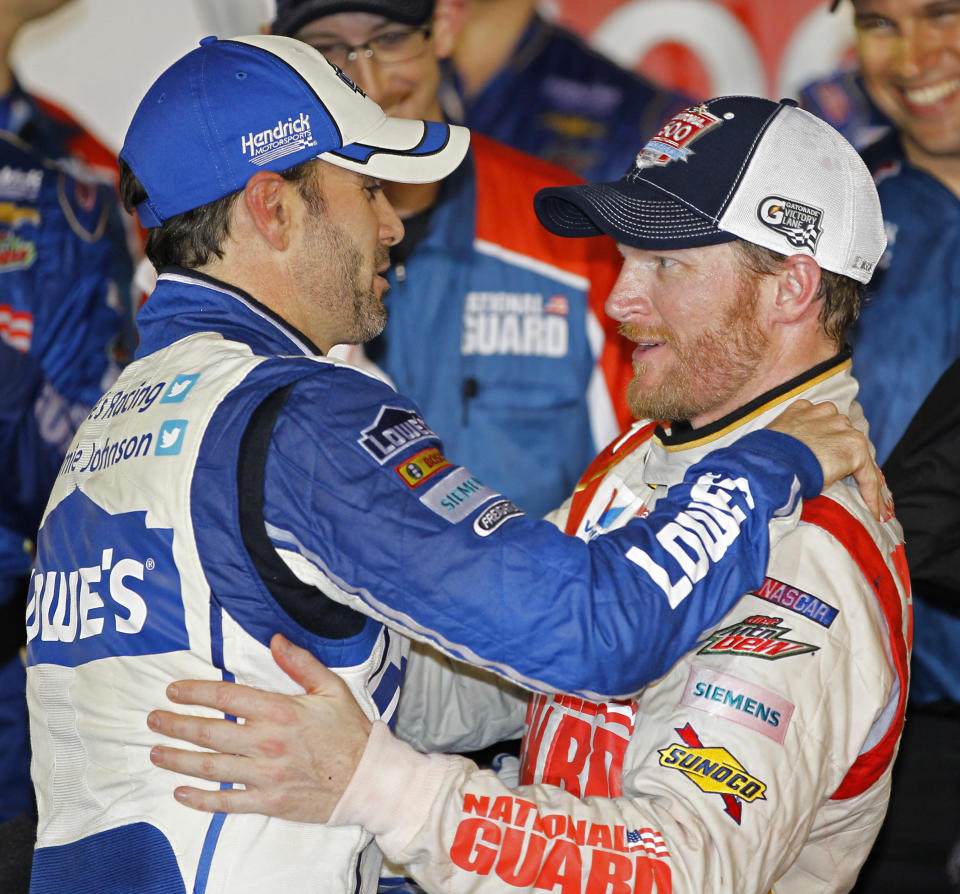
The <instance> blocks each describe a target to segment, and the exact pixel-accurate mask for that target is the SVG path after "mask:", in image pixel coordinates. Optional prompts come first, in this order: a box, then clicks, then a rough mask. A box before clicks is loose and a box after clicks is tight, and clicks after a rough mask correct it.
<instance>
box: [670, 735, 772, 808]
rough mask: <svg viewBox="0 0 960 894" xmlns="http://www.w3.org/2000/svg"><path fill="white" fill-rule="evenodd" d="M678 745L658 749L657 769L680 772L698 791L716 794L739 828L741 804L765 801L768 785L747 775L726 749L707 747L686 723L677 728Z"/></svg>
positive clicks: (741, 765)
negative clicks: (658, 760) (662, 768)
mask: <svg viewBox="0 0 960 894" xmlns="http://www.w3.org/2000/svg"><path fill="white" fill-rule="evenodd" d="M677 734H678V735H679V736H680V739H681V741H680V742H674V743H672V744H670V745H668V746H667V747H666V748H662V749H660V751H659V752H658V753H659V755H660V766H661V767H667V768H669V769H671V770H678V771H679V772H681V773H683V775H684V776H686V777H687V779H689V780H690V781H691V782H692V783H693V784H694V785H695V786H696V787H697V788H698V789H700V791H702V792H706V793H707V794H711V795H719V796H720V797H721V799H722V800H723V804H724V808H723V809H724V812H725V813H726V814H728V815H729V816H730V818H731V819H732V820H733V821H734V822H735V823H736V824H737V825H738V826H739V825H740V819H741V814H742V810H743V802H746V803H747V804H751V803H753V802H754V801H765V800H766V799H767V796H766V791H767V786H766V784H765V783H763V782H761V781H760V780H759V779H757V778H756V776H753V775H752V774H750V773H748V772H747V770H745V769H744V766H743V764H741V763H740V761H738V760H737V759H736V758H735V757H734V756H733V755H732V754H731V753H730V752H729V751H727V749H726V748H723V747H714V746H712V747H709V748H708V747H706V746H704V744H703V742H701V741H700V737H699V736H698V735H697V733H696V732H695V731H694V729H693V727H692V726H691V725H690V724H689V723H688V724H687V725H686V726H684V727H682V728H678V729H677Z"/></svg>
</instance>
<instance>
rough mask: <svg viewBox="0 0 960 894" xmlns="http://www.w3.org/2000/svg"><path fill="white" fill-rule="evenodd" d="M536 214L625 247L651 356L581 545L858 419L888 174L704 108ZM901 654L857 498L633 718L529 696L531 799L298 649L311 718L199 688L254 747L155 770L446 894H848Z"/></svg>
mask: <svg viewBox="0 0 960 894" xmlns="http://www.w3.org/2000/svg"><path fill="white" fill-rule="evenodd" d="M536 209H537V214H538V216H539V218H540V220H541V222H542V223H543V224H544V226H546V227H547V228H548V229H550V230H552V231H553V232H556V233H558V234H561V235H564V236H569V237H588V236H597V235H601V234H605V235H606V236H609V237H612V238H613V239H614V240H616V242H617V243H618V246H619V248H620V252H621V254H622V255H623V259H624V260H623V268H622V270H621V274H620V278H619V279H618V281H617V285H616V286H615V288H614V290H613V292H612V293H611V295H610V297H609V299H608V301H607V310H608V312H609V313H610V314H611V316H613V317H614V318H615V319H616V320H618V321H619V322H620V324H621V329H622V331H623V332H624V334H625V335H627V336H628V337H629V338H630V339H631V340H632V341H634V342H635V343H636V349H635V351H634V379H633V382H632V384H631V387H630V399H631V402H632V405H633V409H634V412H635V414H636V415H637V417H638V419H639V420H640V421H639V422H638V423H637V425H636V426H635V427H634V428H633V429H632V430H631V431H630V432H628V433H626V434H625V435H623V436H622V437H621V438H620V439H618V440H617V441H616V442H614V443H613V444H612V445H611V446H610V447H609V448H608V450H607V451H606V452H605V453H603V454H601V456H600V457H598V459H597V460H596V462H595V463H594V465H593V466H592V467H591V468H590V469H588V470H587V472H586V474H585V475H584V476H583V478H582V480H581V484H580V486H579V487H578V488H577V491H576V492H575V493H574V495H573V497H572V498H571V499H570V500H569V501H568V502H567V503H566V504H565V505H564V506H563V507H562V508H561V509H560V510H559V511H558V512H557V513H556V514H555V515H553V516H552V520H553V521H554V522H555V523H556V524H557V525H558V526H559V527H561V528H562V529H563V530H565V531H566V532H567V533H569V534H573V535H576V536H578V537H580V538H582V539H583V540H585V541H587V542H591V541H592V542H596V539H595V538H596V537H597V534H598V533H599V532H604V533H605V534H607V533H608V532H610V531H612V530H615V529H617V528H618V526H620V525H622V524H623V523H624V522H625V521H626V520H627V519H630V518H633V517H635V516H636V515H643V514H644V513H646V512H651V511H652V512H656V511H657V509H658V508H659V507H660V506H661V505H662V503H661V502H660V501H661V500H662V499H663V494H664V490H665V488H666V487H668V486H670V485H673V484H675V483H676V482H678V481H679V480H680V479H681V477H682V476H683V474H684V472H685V470H687V469H688V468H689V467H690V466H691V464H693V463H695V462H697V461H699V460H700V459H701V458H702V457H703V456H704V455H705V453H706V452H707V451H709V450H711V449H714V448H716V447H719V446H726V445H731V444H734V443H741V444H742V443H743V441H744V440H745V439H748V438H750V437H751V436H752V435H751V434H750V433H751V432H754V431H755V429H756V428H757V426H760V425H763V424H764V423H765V421H766V420H768V419H770V418H771V416H773V415H774V414H776V413H777V412H778V408H779V407H780V406H782V404H783V402H784V401H786V400H789V399H791V398H793V397H795V396H798V395H800V396H804V397H806V398H807V399H809V400H822V399H830V400H832V401H834V402H835V403H836V404H837V405H838V407H840V408H841V409H848V410H850V411H851V412H852V413H854V414H855V415H858V410H859V408H858V407H857V405H856V403H855V396H856V391H857V383H856V380H855V379H854V378H853V376H852V375H851V361H850V354H849V350H848V349H846V348H845V347H844V342H843V334H844V331H845V329H846V327H847V326H849V324H850V323H851V322H852V321H853V319H855V317H856V315H857V312H858V309H859V302H860V296H861V290H862V285H863V284H864V283H865V282H867V281H868V280H869V279H870V276H871V274H872V272H873V270H874V268H875V266H876V264H877V261H878V260H879V258H880V256H881V254H882V252H883V249H884V245H885V241H886V240H885V236H884V232H883V224H882V218H881V214H880V205H879V201H878V199H877V194H876V190H875V188H874V187H873V184H872V181H871V179H870V175H869V172H868V171H867V169H866V167H865V166H864V164H863V162H862V161H861V159H860V158H859V156H858V155H857V154H856V152H855V150H854V149H853V147H852V146H850V144H849V143H847V142H846V141H845V140H844V139H843V138H842V137H841V136H840V135H839V134H838V133H837V132H836V131H834V130H833V129H832V128H830V127H829V126H828V125H826V124H824V123H823V122H821V121H819V120H818V119H816V118H815V117H814V116H812V115H810V114H809V113H807V112H804V111H801V110H799V109H797V108H796V107H795V105H794V104H792V103H790V102H787V101H785V102H781V103H774V102H770V101H768V100H765V99H757V98H752V97H742V96H740V97H737V96H734V97H721V98H718V99H713V100H709V101H707V102H704V103H703V104H701V105H697V106H693V107H690V108H688V109H686V110H685V111H683V112H681V113H678V114H677V115H675V116H674V117H673V118H671V119H670V120H669V121H667V122H666V123H665V124H664V125H663V127H662V128H661V129H660V131H659V132H658V133H657V135H656V136H655V137H654V138H653V139H652V140H651V141H650V142H649V143H647V145H646V146H644V147H643V148H642V150H641V151H640V152H639V153H638V154H637V156H636V160H635V163H634V166H633V168H632V169H631V171H630V172H628V173H627V175H626V176H624V177H623V178H622V179H621V180H619V181H617V182H613V183H601V184H588V185H583V186H573V187H563V188H558V189H550V190H545V191H543V192H541V193H540V194H539V195H538V197H537V203H536ZM859 418H860V423H859V424H861V425H864V422H863V419H862V416H860V417H859ZM652 419H668V420H671V422H669V423H665V424H662V425H657V424H656V423H652V422H650V420H652ZM704 521H705V520H704ZM910 634H911V631H910V601H909V582H908V579H907V573H906V566H905V563H904V560H903V543H902V534H901V530H900V526H899V524H898V523H897V522H896V520H895V519H894V518H893V517H892V516H889V517H888V518H887V519H886V520H885V521H883V522H878V521H877V520H876V519H874V518H872V517H871V516H870V513H869V512H868V511H867V509H866V506H865V505H864V504H863V503H862V502H861V500H860V499H859V497H858V496H857V493H856V491H855V490H854V489H852V488H850V487H849V486H848V484H844V483H840V484H838V485H836V486H834V487H832V488H830V489H828V490H827V491H826V492H825V494H824V495H823V496H822V497H821V498H818V499H815V500H812V501H807V502H806V503H805V505H804V510H803V514H802V517H801V524H800V525H799V527H798V528H797V529H796V530H794V531H792V532H790V533H789V534H787V535H785V536H784V537H782V538H778V539H777V541H776V542H775V543H774V544H773V547H772V549H771V553H770V561H769V564H768V565H767V567H766V571H765V579H764V581H763V583H762V584H761V585H760V586H759V587H755V588H751V589H750V590H747V591H745V595H744V596H743V599H742V600H741V601H739V602H738V603H737V604H736V605H735V606H734V607H733V608H732V609H731V610H730V611H729V612H728V613H727V615H726V616H725V617H724V618H722V619H721V620H720V621H719V622H718V624H717V625H716V626H715V627H714V628H713V629H711V630H710V631H708V632H707V633H706V635H705V636H704V637H703V638H702V639H700V640H699V641H698V642H696V643H694V644H693V645H692V646H691V647H690V648H688V649H687V650H686V652H685V654H684V655H682V656H681V657H680V658H679V659H678V660H677V661H675V662H674V663H673V664H672V665H671V667H670V668H669V669H667V670H666V671H665V672H664V674H663V675H662V676H660V677H659V678H658V679H656V680H655V681H654V682H652V683H651V684H650V685H648V686H647V687H646V688H645V689H644V690H643V691H642V692H641V693H640V694H639V695H638V696H637V697H636V698H628V699H619V700H591V699H584V698H582V697H581V696H580V694H578V693H573V694H568V695H549V694H543V693H538V694H535V695H534V696H533V698H532V700H531V702H530V705H529V708H528V712H527V715H526V730H525V736H524V747H523V752H522V754H521V760H520V767H519V786H514V787H513V788H508V787H507V786H506V785H505V784H504V782H503V781H501V780H500V779H498V778H497V777H496V776H495V775H494V774H492V773H490V772H483V771H479V770H478V769H477V768H476V766H475V765H473V764H472V763H471V762H469V761H467V760H465V759H463V758H458V757H455V756H445V755H439V754H433V755H423V754H420V753H418V752H417V751H415V750H414V749H413V748H411V747H409V746H408V745H406V744H404V743H402V742H401V741H399V739H395V738H394V737H393V736H392V735H391V732H390V730H389V728H388V727H387V726H386V725H385V724H383V723H382V722H378V721H374V722H373V723H372V724H371V723H370V722H369V721H368V720H366V718H364V717H363V716H362V715H360V713H359V712H358V711H357V710H356V707H355V706H354V705H353V704H352V699H351V698H350V696H349V694H348V693H347V692H346V690H345V689H344V687H343V686H342V684H341V683H340V681H339V680H338V679H337V678H336V677H334V676H333V675H330V674H328V673H327V672H326V671H325V670H324V668H322V667H321V666H319V665H317V664H316V662H315V661H314V660H313V659H312V658H311V657H310V656H309V655H308V654H307V653H306V652H304V651H302V650H297V649H295V648H293V647H292V646H289V645H286V646H285V645H283V644H282V643H278V648H277V649H276V655H277V656H278V658H279V660H280V662H281V665H282V666H283V667H284V668H285V669H287V670H288V672H289V673H290V674H291V676H292V677H293V679H295V680H296V681H297V682H298V683H299V684H300V685H302V686H303V687H304V688H305V689H306V690H307V692H308V693H310V694H308V695H306V696H299V697H288V696H283V695H278V694H275V693H261V692H257V691H255V690H253V689H250V688H247V687H239V686H236V685H232V686H231V685H229V684H224V683H203V682H189V681H180V682H178V683H176V684H175V691H174V692H172V693H171V695H173V697H174V700H175V701H179V702H180V703H184V704H191V703H192V704H201V705H207V706H216V707H219V708H220V709H221V710H223V709H225V708H226V706H227V705H229V706H230V707H229V709H230V711H231V712H233V713H238V714H239V715H240V716H243V717H245V718H246V721H247V722H246V724H245V725H243V726H238V725H236V724H225V723H222V722H221V723H218V724H215V723H211V722H209V721H203V720H199V719H197V718H190V717H184V716H179V715H174V714H169V713H166V712H163V711H160V712H155V713H154V714H153V715H152V717H151V721H150V722H151V724H152V725H153V726H154V727H155V728H156V729H158V730H159V731H161V732H164V733H166V734H168V735H174V736H176V737H178V738H182V739H185V740H187V741H191V742H194V743H202V744H203V745H204V746H205V747H212V748H215V749H217V750H219V751H223V752H226V753H225V754H224V755H221V756H211V755H209V754H206V755H198V754H197V753H196V752H190V751H179V750H177V749H171V748H169V747H165V746H162V747H158V748H157V749H155V751H154V755H153V759H154V761H155V763H157V764H158V765H160V766H164V767H167V768H168V769H171V770H177V771H179V772H186V773H189V774H192V775H196V776H200V777H202V778H204V779H222V780H229V781H231V782H242V783H244V784H245V786H246V790H244V791H238V790H232V791H210V790H199V789H193V788H186V787H185V788H180V789H178V790H177V798H178V800H180V801H181V802H183V803H186V804H189V805H191V806H194V807H198V808H200V809H205V810H229V811H236V812H239V813H246V812H247V811H258V812H266V813H269V814H272V815H279V816H285V817H287V818H290V819H297V820H301V821H303V820H313V821H323V822H328V823H330V824H331V825H333V826H335V827H340V826H342V827H343V828H345V829H346V828H354V827H355V826H356V825H358V824H359V825H363V826H364V827H365V828H367V829H368V830H370V831H371V832H373V833H374V834H375V835H376V840H377V843H378V845H379V846H380V848H381V849H382V850H383V852H384V853H385V855H386V856H388V857H389V858H390V859H392V860H394V861H396V862H398V863H402V864H404V865H406V866H407V868H408V870H409V871H410V872H411V874H412V875H413V876H414V877H415V878H416V879H417V880H418V881H419V882H420V883H421V884H422V885H423V887H424V888H425V889H426V890H427V891H430V892H461V891H467V890H469V891H472V892H484V891H490V892H503V891H527V892H534V891H539V890H546V891H553V890H563V891H591V892H592V891H596V892H600V891H604V892H606V891H617V892H625V894H626V892H629V894H637V892H653V891H656V892H664V891H673V892H677V894H679V892H684V894H688V892H689V894H692V892H707V891H710V892H713V891H735V892H738V894H739V892H755V894H764V892H768V891H770V890H775V891H777V892H798V894H799V892H803V894H809V892H840V891H847V890H849V888H850V887H851V886H852V884H853V882H854V880H855V878H856V875H857V871H858V869H859V867H860V865H861V864H862V862H863V860H864V858H865V857H866V854H867V852H868V850H869V848H870V845H871V842H872V840H873V837H874V836H875V835H876V832H877V829H878V828H879V825H880V823H881V821H882V818H883V814H884V811H885V809H886V803H887V797H888V794H889V789H890V775H891V766H892V763H893V759H894V756H895V754H896V748H897V742H898V740H899V736H900V732H901V729H902V726H903V719H904V705H905V699H906V692H907V686H908V670H907V667H908V660H909V646H910ZM532 641H533V640H531V642H532ZM444 691H445V696H446V697H445V699H444V700H443V703H442V704H438V705H435V706H434V710H433V712H432V713H431V712H430V711H429V707H430V706H429V705H427V706H425V707H423V709H422V712H421V716H422V718H423V726H424V728H423V729H420V730H413V732H415V733H418V734H419V740H418V743H419V744H420V745H430V744H436V740H437V739H438V738H442V734H443V732H444V731H445V729H446V728H447V727H449V726H450V725H451V723H450V722H448V721H447V719H446V718H447V717H449V716H451V715H452V716H453V717H454V718H456V717H458V715H459V714H460V710H458V708H459V705H460V704H461V702H460V701H459V700H458V696H465V697H466V696H468V697H469V699H470V700H469V701H467V702H466V704H469V705H470V706H471V707H472V706H475V705H476V704H477V703H478V700H479V699H480V698H481V692H480V687H478V686H477V685H476V684H475V683H472V682H471V680H470V679H461V680H460V681H459V682H458V683H457V682H455V681H450V682H449V685H448V686H447V688H446V689H445V690H444ZM416 694H417V693H411V692H410V691H405V692H404V706H403V708H402V710H401V713H400V719H401V721H402V720H403V714H404V710H405V709H406V706H407V703H408V698H409V697H411V696H415V695H416ZM434 726H435V727H436V729H437V730H439V731H440V733H441V736H439V737H434V741H433V742H431V739H430V733H431V729H432V727H434ZM334 731H336V733H337V734H338V737H339V738H338V745H337V747H336V748H334V747H333V746H332V745H331V744H330V741H331V737H332V736H333V735H334ZM351 771H352V773H351Z"/></svg>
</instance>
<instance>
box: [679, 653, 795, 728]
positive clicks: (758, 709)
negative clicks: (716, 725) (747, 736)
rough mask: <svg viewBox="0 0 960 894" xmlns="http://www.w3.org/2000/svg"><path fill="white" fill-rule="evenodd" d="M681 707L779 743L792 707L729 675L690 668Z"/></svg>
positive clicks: (775, 696) (783, 700) (748, 682)
mask: <svg viewBox="0 0 960 894" xmlns="http://www.w3.org/2000/svg"><path fill="white" fill-rule="evenodd" d="M680 704H681V705H687V706H688V707H690V708H696V709H697V710H698V711H705V712H706V713H707V714H713V716H714V717H722V718H724V719H725V720H731V721H733V722H734V723H738V724H740V726H745V727H747V728H748V729H752V730H755V731H756V732H758V733H760V734H762V735H764V736H766V737H767V738H768V739H773V741H774V742H777V743H778V744H780V745H782V744H783V739H784V737H785V736H786V734H787V728H788V727H789V726H790V718H791V717H793V709H794V706H793V704H792V703H791V702H788V701H787V700H786V699H785V698H782V697H781V696H779V695H777V694H776V693H775V692H771V691H770V690H769V689H764V687H762V686H757V684H756V683H751V682H750V681H749V680H741V679H740V678H739V677H735V676H733V675H732V674H724V673H720V672H719V671H714V670H710V669H709V668H706V667H696V666H694V667H691V668H690V675H689V676H688V677H687V685H686V688H685V689H684V690H683V697H682V698H681V699H680Z"/></svg>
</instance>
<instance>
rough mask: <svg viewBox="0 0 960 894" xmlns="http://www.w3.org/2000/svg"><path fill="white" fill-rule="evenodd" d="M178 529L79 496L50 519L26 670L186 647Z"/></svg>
mask: <svg viewBox="0 0 960 894" xmlns="http://www.w3.org/2000/svg"><path fill="white" fill-rule="evenodd" d="M188 645H189V640H188V638H187V630H186V625H185V623H184V614H183V601H182V598H181V593H180V575H179V572H178V571H177V567H176V565H175V564H174V561H173V530H172V529H170V528H148V527H147V526H146V512H125V513H120V514H119V515H111V514H110V513H109V512H106V511H104V510H103V509H101V508H100V507H99V506H98V505H97V504H96V503H94V502H93V501H92V500H91V499H90V498H89V497H87V496H86V495H85V494H83V493H81V492H80V491H79V490H75V491H74V492H73V493H72V494H70V496H69V497H67V498H66V499H65V500H63V501H62V502H61V503H60V504H59V505H58V506H57V508H56V509H54V510H53V511H52V512H51V513H50V514H49V515H48V516H47V518H46V520H45V522H44V525H43V527H42V528H41V529H40V534H39V537H38V538H37V560H36V564H35V567H34V571H33V574H32V575H31V578H30V590H29V596H28V602H27V664H29V665H34V664H58V665H63V666H66V667H76V666H78V665H80V664H85V663H87V662H88V661H94V660H96V659H98V658H108V657H111V656H116V655H150V654H154V653H158V652H172V651H178V650H181V649H186V648H187V647H188Z"/></svg>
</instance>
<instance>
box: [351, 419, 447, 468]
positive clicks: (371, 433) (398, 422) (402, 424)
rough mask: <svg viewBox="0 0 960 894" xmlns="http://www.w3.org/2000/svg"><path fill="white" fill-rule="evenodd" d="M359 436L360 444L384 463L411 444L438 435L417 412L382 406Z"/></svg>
mask: <svg viewBox="0 0 960 894" xmlns="http://www.w3.org/2000/svg"><path fill="white" fill-rule="evenodd" d="M360 435H361V436H360V437H359V438H358V439H357V443H358V444H359V445H360V446H361V447H362V448H363V449H364V450H366V451H367V453H369V454H370V455H371V456H372V457H373V458H374V459H375V460H376V461H377V462H378V463H379V464H380V465H381V466H382V465H383V464H384V463H385V462H387V461H388V460H389V459H390V458H391V457H393V456H396V455H397V454H398V453H399V452H400V451H401V450H404V449H406V448H407V447H409V446H410V445H411V444H416V443H417V442H418V441H425V440H426V439H427V438H435V437H436V434H435V433H434V432H433V430H432V429H431V428H430V426H429V425H427V423H426V422H424V421H423V419H422V418H421V417H420V416H419V415H418V414H417V413H414V412H413V411H412V410H406V409H404V408H403V407H381V408H380V412H379V413H378V414H377V418H376V420H375V421H374V423H373V425H371V426H369V427H368V428H365V429H363V430H362V431H361V432H360Z"/></svg>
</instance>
